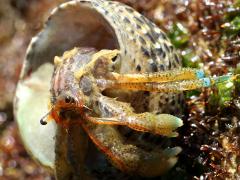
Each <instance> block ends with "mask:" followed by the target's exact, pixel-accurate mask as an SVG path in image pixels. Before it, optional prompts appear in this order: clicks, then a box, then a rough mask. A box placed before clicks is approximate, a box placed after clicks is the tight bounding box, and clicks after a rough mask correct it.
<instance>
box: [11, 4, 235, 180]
mask: <svg viewBox="0 0 240 180" xmlns="http://www.w3.org/2000/svg"><path fill="white" fill-rule="evenodd" d="M229 78H232V76H229V75H226V76H221V77H204V72H203V71H202V70H198V69H190V68H181V59H180V58H179V57H178V55H177V53H176V52H175V50H174V48H173V46H172V44H171V43H170V42H169V40H168V38H167V37H166V35H165V34H164V32H162V31H161V30H160V29H159V28H158V27H157V26H156V25H155V24H154V23H152V22H151V21H150V20H148V19H147V18H146V17H144V16H142V15H141V14H139V13H138V12H136V11H135V10H133V9H132V8H130V7H128V6H126V5H123V4H121V3H118V2H113V1H103V0H92V1H90V0H73V1H69V2H66V3H64V4H61V5H60V6H58V7H57V8H56V9H54V10H53V12H52V13H51V15H50V16H49V19H48V20H47V22H46V24H45V27H44V28H43V30H42V31H41V32H40V33H39V34H38V35H37V36H36V37H34V38H33V39H32V41H31V43H30V45H29V48H28V51H27V54H26V58H25V61H24V65H23V69H22V73H21V78H20V81H19V84H18V88H17V93H16V98H15V116H16V119H17V122H18V125H19V130H20V133H21V136H22V139H23V142H24V144H25V146H26V148H27V149H28V151H29V152H30V153H31V154H32V156H33V157H34V158H35V159H36V160H37V161H39V162H40V163H41V164H42V165H44V166H46V167H48V168H49V169H50V170H52V171H54V172H55V175H56V177H57V178H58V179H71V177H75V178H77V179H81V178H83V179H88V178H90V177H89V175H88V173H87V172H86V169H85V167H84V162H85V157H86V154H87V151H88V150H87V149H88V148H87V146H88V140H87V139H88V137H89V138H90V139H91V140H92V141H93V143H94V144H95V146H96V147H98V148H99V149H100V151H101V152H103V153H104V154H105V155H106V156H107V157H108V158H109V159H110V161H111V162H112V164H113V166H115V167H116V168H117V169H120V170H121V171H123V172H124V173H129V174H135V175H140V176H146V177H153V176H158V175H161V174H162V173H164V172H166V171H167V170H168V169H170V168H172V167H173V166H174V165H175V164H176V162H177V155H178V154H179V153H180V152H181V148H180V147H173V148H170V147H167V148H166V149H159V148H152V149H150V150H149V149H146V148H142V147H141V146H137V145H136V144H134V143H131V142H128V141H127V138H126V137H125V136H124V135H123V133H121V131H120V130H119V126H121V127H126V128H125V131H131V132H134V131H136V132H137V131H140V132H142V134H144V133H145V132H148V133H150V134H153V135H154V136H160V135H161V136H167V137H176V136H177V135H178V134H177V132H176V129H177V128H178V127H180V126H182V124H183V122H182V120H181V119H180V118H178V117H177V116H174V115H170V114H175V115H179V114H181V110H182V107H181V106H182V102H183V100H184V99H183V95H182V91H185V90H192V89H196V88H201V87H209V86H211V85H213V84H215V83H219V82H222V81H224V80H228V79H229ZM126 129H127V130H126ZM140 144H141V143H140Z"/></svg>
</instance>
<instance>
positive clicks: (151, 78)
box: [109, 68, 205, 83]
mask: <svg viewBox="0 0 240 180" xmlns="http://www.w3.org/2000/svg"><path fill="white" fill-rule="evenodd" d="M109 74H110V76H112V77H114V79H115V80H116V81H117V82H120V83H128V82H135V83H140V82H158V83H160V82H161V83H163V82H172V81H180V80H194V79H200V78H203V77H204V76H205V74H204V71H203V70H201V69H193V68H180V69H175V70H168V71H160V72H154V73H144V74H119V73H115V72H112V73H109Z"/></svg>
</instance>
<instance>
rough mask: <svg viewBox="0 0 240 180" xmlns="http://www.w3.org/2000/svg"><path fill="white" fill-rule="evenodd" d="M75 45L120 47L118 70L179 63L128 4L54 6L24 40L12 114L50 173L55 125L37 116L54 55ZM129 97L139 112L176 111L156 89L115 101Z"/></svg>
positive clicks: (99, 0)
mask: <svg viewBox="0 0 240 180" xmlns="http://www.w3.org/2000/svg"><path fill="white" fill-rule="evenodd" d="M74 47H94V48H96V49H97V50H101V49H119V50H120V60H119V62H118V66H116V71H118V72H119V73H136V72H137V73H138V72H155V71H161V70H167V69H172V68H176V67H179V66H181V60H180V59H179V58H178V56H177V54H176V53H175V50H174V48H173V46H172V45H171V43H170V42H169V41H168V39H167V37H166V35H165V34H164V33H163V32H162V31H161V30H160V29H159V28H158V27H157V26H156V25H155V24H154V23H152V22H151V21H149V20H148V19H147V18H145V17H144V16H142V15H141V14H139V13H138V12H136V11H134V10H133V9H132V8H130V7H128V6H125V5H123V4H120V3H118V2H112V1H103V0H92V1H90V0H74V1H70V2H66V3H64V4H61V5H60V6H58V7H57V8H55V9H54V10H53V11H52V13H51V15H50V16H49V18H48V20H47V22H46V23H45V26H44V28H43V29H42V30H41V32H40V33H39V34H38V35H37V36H35V37H33V38H32V41H31V43H30V44H29V47H28V50H27V53H26V57H25V60H24V64H23V68H22V72H21V77H20V80H19V83H18V87H17V91H16V98H15V117H16V119H17V122H18V126H19V131H20V134H21V137H22V139H23V142H24V144H25V147H26V148H27V150H28V152H29V153H30V154H31V155H32V156H33V157H34V158H35V159H36V160H37V161H38V162H40V163H41V164H42V165H43V166H45V167H47V168H49V169H50V170H51V171H53V170H54V169H56V168H57V167H56V162H55V159H56V149H55V141H56V137H58V135H57V132H58V131H57V125H56V124H55V122H54V121H51V122H50V123H49V124H48V126H41V125H40V123H39V119H40V118H41V117H42V116H43V115H44V114H45V113H46V112H47V111H48V107H47V104H48V101H49V96H50V92H49V89H50V83H51V76H52V73H53V70H54V68H53V59H54V56H56V55H58V56H60V55H62V54H63V52H64V51H66V50H70V49H72V48H74ZM119 96H120V95H119ZM129 97H135V99H134V98H130V99H129V100H128V101H138V103H139V102H140V101H141V102H142V105H141V107H139V108H138V111H139V112H141V111H150V112H151V111H154V112H157V111H158V112H162V111H165V112H166V111H168V110H169V111H171V110H173V109H174V108H175V109H181V108H176V106H175V107H173V106H170V105H169V104H168V103H167V102H163V100H164V99H163V98H161V97H162V94H159V93H150V94H147V95H145V94H144V93H131V94H127V95H126V94H125V95H123V96H122V97H120V99H121V98H122V99H124V98H125V99H126V98H129ZM136 97H140V98H136ZM171 98H179V96H178V97H175V96H174V95H172V97H171ZM136 99H140V101H139V100H136ZM144 103H145V104H144ZM146 104H147V105H146ZM161 104H165V105H164V106H161ZM146 106H147V107H146ZM83 136H84V135H83ZM79 139H81V137H80V138H79ZM83 149H84V148H83Z"/></svg>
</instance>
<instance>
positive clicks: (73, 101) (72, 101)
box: [64, 96, 75, 104]
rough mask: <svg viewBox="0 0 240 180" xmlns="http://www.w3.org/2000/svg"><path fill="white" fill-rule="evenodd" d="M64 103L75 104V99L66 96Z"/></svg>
mask: <svg viewBox="0 0 240 180" xmlns="http://www.w3.org/2000/svg"><path fill="white" fill-rule="evenodd" d="M64 101H65V103H67V104H71V103H75V99H74V98H73V97H71V96H66V97H65V99H64Z"/></svg>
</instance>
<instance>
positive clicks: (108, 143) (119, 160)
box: [82, 121, 181, 177]
mask: <svg viewBox="0 0 240 180" xmlns="http://www.w3.org/2000/svg"><path fill="white" fill-rule="evenodd" d="M82 126H83V128H84V130H85V131H86V132H87V134H88V135H89V137H90V138H91V139H92V141H93V142H94V143H95V144H96V145H97V146H98V147H99V148H100V149H101V150H102V151H103V152H104V153H105V154H106V155H107V156H108V157H109V158H110V159H111V161H112V164H113V165H114V166H116V167H117V168H118V169H121V170H122V171H123V172H128V173H131V174H139V175H141V176H145V177H153V176H158V175H160V174H162V173H164V172H166V171H167V170H168V169H170V168H171V167H173V166H174V165H175V164H176V162H177V157H176V155H177V154H179V153H180V152H181V148H179V147H175V148H168V149H165V150H161V149H158V150H153V151H150V152H148V151H145V150H143V149H141V148H138V147H136V146H134V145H132V144H126V143H125V141H124V139H123V138H122V135H121V134H120V133H119V131H117V130H116V129H115V128H114V127H113V126H110V125H96V124H93V123H91V122H89V121H84V122H83V123H82Z"/></svg>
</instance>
